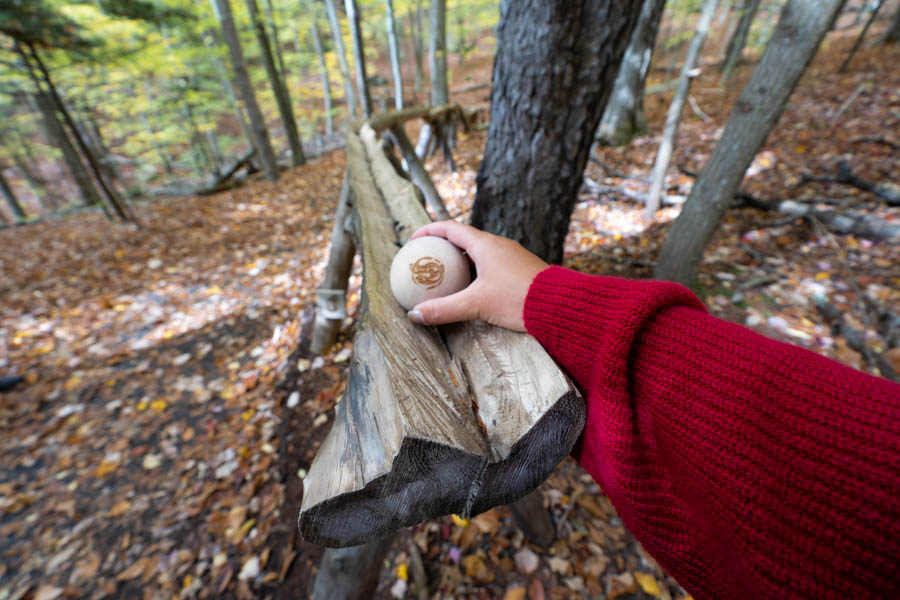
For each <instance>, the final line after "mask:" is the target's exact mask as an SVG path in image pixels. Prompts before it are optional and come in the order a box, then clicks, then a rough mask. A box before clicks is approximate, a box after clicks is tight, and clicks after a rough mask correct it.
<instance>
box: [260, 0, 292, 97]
mask: <svg viewBox="0 0 900 600" xmlns="http://www.w3.org/2000/svg"><path fill="white" fill-rule="evenodd" d="M263 11H265V14H266V25H268V28H269V39H270V40H271V41H272V52H273V53H274V54H275V62H276V64H277V65H278V74H279V75H280V76H281V81H282V82H283V83H284V85H285V86H287V69H285V68H284V55H283V54H282V53H281V44H279V43H278V25H277V23H275V8H274V7H273V6H272V0H265V1H264V2H263Z"/></svg>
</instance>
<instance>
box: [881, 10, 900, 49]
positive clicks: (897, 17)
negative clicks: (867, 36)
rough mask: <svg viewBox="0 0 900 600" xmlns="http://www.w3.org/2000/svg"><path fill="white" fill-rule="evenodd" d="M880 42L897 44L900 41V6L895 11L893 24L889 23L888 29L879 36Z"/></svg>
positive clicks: (892, 19)
mask: <svg viewBox="0 0 900 600" xmlns="http://www.w3.org/2000/svg"><path fill="white" fill-rule="evenodd" d="M878 42H879V43H882V44H896V43H898V42H900V6H898V7H897V10H896V11H894V16H893V18H891V24H890V25H888V28H887V31H885V32H884V35H882V36H881V38H879V40H878Z"/></svg>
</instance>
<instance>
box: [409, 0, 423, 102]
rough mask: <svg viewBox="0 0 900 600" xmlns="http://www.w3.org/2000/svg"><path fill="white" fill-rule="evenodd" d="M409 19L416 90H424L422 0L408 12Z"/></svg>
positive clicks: (418, 0) (417, 0)
mask: <svg viewBox="0 0 900 600" xmlns="http://www.w3.org/2000/svg"><path fill="white" fill-rule="evenodd" d="M407 17H408V20H409V32H410V33H409V37H410V43H411V44H412V48H413V62H414V65H413V66H414V67H415V77H416V79H415V83H416V92H421V91H422V85H423V82H424V81H425V68H424V65H423V63H424V58H425V43H424V41H423V39H424V34H423V32H422V29H423V27H422V0H416V7H415V10H410V11H409V12H408V13H407Z"/></svg>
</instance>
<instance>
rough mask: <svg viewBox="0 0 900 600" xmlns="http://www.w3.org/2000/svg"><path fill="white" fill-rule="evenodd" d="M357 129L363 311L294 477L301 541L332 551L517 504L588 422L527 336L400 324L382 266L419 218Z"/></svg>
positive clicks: (408, 195)
mask: <svg viewBox="0 0 900 600" xmlns="http://www.w3.org/2000/svg"><path fill="white" fill-rule="evenodd" d="M361 137H362V139H360V138H359V137H357V136H355V135H353V134H351V135H349V136H348V143H347V163H348V169H349V171H350V181H351V186H352V187H353V189H354V192H355V195H356V207H355V208H356V214H357V226H356V231H357V236H358V242H357V246H358V247H359V248H360V249H361V254H362V257H363V270H364V278H363V292H362V304H361V316H360V319H359V324H358V330H357V335H356V338H355V342H354V356H353V359H352V361H351V365H350V376H349V381H348V384H347V390H346V392H345V393H344V397H343V398H342V400H341V401H340V402H339V404H338V406H337V409H336V414H335V420H334V426H333V428H332V430H331V432H330V433H329V434H328V437H327V438H326V439H325V441H324V443H323V445H322V448H321V449H320V451H319V454H318V456H317V457H316V459H315V460H314V461H313V464H312V466H311V467H310V469H309V473H308V475H307V477H306V478H305V480H304V485H305V490H304V496H303V502H302V506H301V512H300V518H299V524H300V530H301V532H302V533H303V535H304V537H305V538H306V539H307V540H309V541H311V542H314V543H319V544H324V545H329V546H346V545H355V544H360V543H364V542H367V541H370V540H372V539H376V538H378V537H382V536H384V535H386V534H387V533H389V532H390V531H392V530H394V529H397V528H399V527H403V526H407V525H412V524H414V523H417V522H419V521H422V520H425V519H428V518H433V517H436V516H439V515H444V514H448V513H458V514H463V515H469V514H477V513H479V512H482V511H484V510H487V509H489V508H491V507H493V506H496V505H498V504H506V503H509V502H512V501H514V500H516V499H518V498H521V497H522V496H524V495H525V494H527V493H528V492H530V491H531V490H533V489H534V488H536V487H537V486H538V485H539V484H540V483H541V482H542V481H543V480H544V479H546V477H547V476H549V474H550V473H551V472H552V470H553V469H554V468H555V467H556V465H557V464H558V463H559V461H561V460H562V459H563V458H565V457H566V456H567V455H568V453H569V452H570V450H571V448H572V446H573V445H574V443H575V441H576V439H577V438H578V436H579V435H580V434H581V430H582V429H583V427H584V418H585V408H584V403H583V401H582V399H581V397H580V396H579V394H578V392H577V391H576V389H575V387H574V386H573V385H572V384H571V383H570V382H569V381H568V379H567V378H566V377H565V375H563V374H562V372H561V371H560V370H559V369H558V367H556V364H555V363H554V362H553V361H552V359H550V357H549V356H548V355H547V354H546V353H545V352H544V350H543V348H541V346H540V345H539V344H538V343H537V341H535V340H534V339H533V338H531V337H530V336H528V335H526V334H520V333H514V332H510V331H506V330H503V329H499V328H495V327H491V326H488V325H487V324H484V323H467V324H457V325H454V326H451V327H447V328H444V329H443V331H442V332H438V330H437V329H435V328H423V327H418V326H414V325H412V324H410V323H409V321H408V320H407V318H406V314H405V312H404V311H403V310H402V308H401V307H400V306H399V305H398V304H397V302H396V301H395V300H394V298H393V295H392V294H391V292H390V289H389V285H388V272H389V269H390V262H391V260H392V259H393V256H394V254H395V253H396V249H397V247H396V242H397V241H398V235H399V237H400V238H401V239H406V238H408V236H409V235H410V234H411V233H412V231H413V230H414V229H416V228H418V227H419V226H420V225H422V224H425V223H427V222H428V221H429V219H428V216H427V213H426V212H425V210H424V209H423V208H422V206H421V204H420V203H419V202H418V200H417V198H416V191H415V188H414V187H413V185H412V183H410V182H409V181H407V180H405V179H403V178H402V177H400V176H399V175H397V173H396V171H395V170H394V169H393V167H392V166H391V163H390V162H389V161H388V159H387V157H386V156H385V155H384V152H383V149H382V147H381V145H380V143H379V142H378V140H377V139H376V138H375V133H374V130H372V129H371V128H370V127H363V132H362V135H361ZM364 144H365V147H364ZM385 203H387V206H386V205H385ZM392 223H395V224H396V233H395V230H394V228H393V225H392ZM441 333H442V334H443V336H442V335H441ZM444 339H446V345H445V342H444Z"/></svg>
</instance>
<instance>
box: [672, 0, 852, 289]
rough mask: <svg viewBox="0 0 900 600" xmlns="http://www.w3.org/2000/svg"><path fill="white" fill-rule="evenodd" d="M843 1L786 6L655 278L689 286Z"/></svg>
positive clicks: (797, 0) (797, 1)
mask: <svg viewBox="0 0 900 600" xmlns="http://www.w3.org/2000/svg"><path fill="white" fill-rule="evenodd" d="M842 3H843V2H842V0H790V1H789V2H788V3H787V5H786V6H785V7H784V10H783V11H782V14H781V18H780V19H779V21H778V25H777V26H776V28H775V33H774V34H773V36H772V39H771V41H770V42H769V43H768V45H767V46H766V50H765V52H764V53H763V56H762V58H761V59H760V61H759V63H758V64H757V65H756V68H755V69H754V70H753V75H752V76H751V77H750V81H749V82H748V83H747V86H746V87H745V88H744V91H743V92H741V96H740V97H739V98H738V100H737V103H736V104H735V106H734V108H733V109H732V111H731V115H730V116H729V117H728V123H727V124H726V125H725V131H724V132H723V133H722V137H721V138H720V139H719V142H718V143H717V144H716V147H715V149H714V150H713V153H712V156H710V158H709V161H708V162H707V163H706V166H705V167H704V168H703V172H702V173H701V174H700V177H699V178H698V179H697V181H696V183H695V184H694V187H693V189H692V190H691V194H690V196H689V197H688V200H687V202H686V203H685V205H684V209H683V210H682V212H681V215H679V217H678V219H676V220H675V223H674V224H673V225H672V228H671V229H670V230H669V234H668V236H667V237H666V240H665V242H664V243H663V247H662V250H661V251H660V256H659V260H658V261H657V266H656V272H655V275H656V278H657V279H668V280H671V281H677V282H680V283H683V284H685V285H691V284H693V282H694V279H695V277H696V273H697V267H698V265H699V264H700V261H701V259H702V257H703V251H704V249H705V248H706V245H707V244H708V243H709V240H710V238H712V235H713V233H714V232H715V230H716V228H717V227H718V226H719V222H720V221H721V219H722V216H723V215H724V214H725V211H726V210H727V209H728V206H729V205H730V204H731V199H732V198H733V197H734V194H735V192H736V191H737V189H738V186H739V185H740V183H741V180H742V179H743V177H744V173H745V172H746V170H747V167H748V166H749V165H750V163H751V161H752V160H753V157H754V156H756V153H757V152H758V151H759V149H760V147H761V146H762V143H763V142H764V141H765V139H766V137H767V136H768V135H769V131H771V129H772V127H773V126H774V125H775V122H776V121H777V120H778V118H779V117H780V116H781V112H782V110H784V106H785V104H786V103H787V101H788V98H789V97H790V95H791V92H792V91H793V89H794V87H795V86H796V85H797V82H798V81H799V80H800V77H801V75H803V71H804V70H805V69H806V66H807V65H808V64H809V62H810V61H811V60H812V58H813V56H814V55H815V53H816V49H817V48H818V47H819V43H820V42H821V41H822V38H823V37H824V36H825V34H826V33H827V31H828V28H829V27H830V26H831V22H832V20H833V19H834V17H835V16H836V15H837V13H838V11H839V10H840V7H841V4H842Z"/></svg>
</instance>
